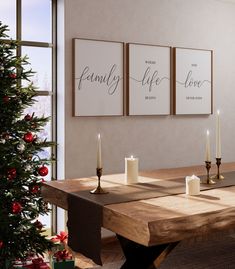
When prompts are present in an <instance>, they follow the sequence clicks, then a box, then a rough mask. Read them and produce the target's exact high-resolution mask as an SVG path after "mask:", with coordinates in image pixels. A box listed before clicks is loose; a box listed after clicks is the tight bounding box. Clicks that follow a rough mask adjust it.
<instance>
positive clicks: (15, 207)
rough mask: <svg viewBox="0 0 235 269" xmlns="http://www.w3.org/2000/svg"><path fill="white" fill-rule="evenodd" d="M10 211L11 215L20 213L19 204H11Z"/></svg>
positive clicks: (20, 207) (20, 206)
mask: <svg viewBox="0 0 235 269" xmlns="http://www.w3.org/2000/svg"><path fill="white" fill-rule="evenodd" d="M11 210H12V213H13V214H18V213H20V212H21V211H22V205H21V204H20V203H19V202H13V203H12V207H11Z"/></svg>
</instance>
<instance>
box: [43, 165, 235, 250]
mask: <svg viewBox="0 0 235 269" xmlns="http://www.w3.org/2000/svg"><path fill="white" fill-rule="evenodd" d="M230 171H235V163H225V164H223V165H222V166H221V172H224V173H225V172H230ZM211 172H212V174H213V173H215V166H212V169H211ZM192 174H196V175H197V176H200V175H204V174H205V167H204V166H191V167H184V168H172V169H160V170H154V171H146V172H141V173H140V177H139V182H144V183H146V182H147V183H148V182H151V181H156V180H172V179H176V178H180V177H185V176H187V175H192ZM101 179H102V187H113V186H119V185H120V184H123V183H124V175H123V174H115V175H107V176H103V177H102V178H101ZM225 180H226V178H225ZM96 184H97V179H96V177H91V178H80V179H68V180H58V181H52V182H46V183H44V185H43V188H42V196H43V197H44V199H45V200H46V201H48V202H49V203H52V204H54V205H57V206H59V207H61V208H63V209H65V210H67V209H68V203H67V196H68V193H70V192H76V191H79V190H90V189H92V188H94V187H95V186H96ZM103 227H104V228H106V229H109V230H111V231H113V232H114V233H117V234H119V235H121V236H123V237H125V238H128V239H129V240H132V241H134V242H137V243H140V244H142V245H145V246H152V245H158V244H163V243H170V242H175V241H181V240H183V239H186V238H190V237H193V236H196V235H202V234H205V233H209V232H213V231H219V230H226V229H230V228H235V186H230V187H224V188H218V189H216V188H215V189H211V190H205V191H202V192H201V195H199V196H187V195H185V194H179V195H170V196H165V197H158V198H152V199H146V200H138V201H132V202H126V203H120V204H111V205H106V206H104V208H103Z"/></svg>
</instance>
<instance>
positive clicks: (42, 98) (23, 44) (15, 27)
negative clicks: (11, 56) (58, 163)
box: [0, 0, 56, 231]
mask: <svg viewBox="0 0 235 269" xmlns="http://www.w3.org/2000/svg"><path fill="white" fill-rule="evenodd" d="M55 11H56V0H33V1H32V0H8V1H0V18H1V21H2V23H3V24H6V25H8V26H9V29H10V31H9V32H8V35H9V36H10V38H12V39H13V40H18V41H19V42H20V43H19V44H20V46H19V49H18V51H17V54H18V55H27V56H28V58H29V62H30V64H31V66H30V67H29V68H32V70H33V71H35V74H34V76H33V77H32V81H33V82H34V85H35V86H36V87H37V98H36V99H37V100H38V102H36V103H35V104H34V105H33V107H30V108H28V109H27V111H26V112H27V113H30V114H32V113H33V112H35V114H36V115H38V116H41V115H43V114H44V115H45V116H50V119H51V120H50V122H49V123H48V124H47V126H46V127H45V129H44V130H43V132H41V134H40V135H41V138H42V139H43V138H45V137H47V138H48V140H49V139H52V140H54V141H56V134H55V131H54V130H55V128H54V126H55V111H56V109H55V88H56V85H55V81H56V79H55V77H56V75H55V71H56V70H55V66H56V57H55V55H56V53H55V41H56V35H55V18H56V14H55V13H56V12H55ZM6 42H7V40H6ZM22 83H24V82H23V81H22ZM49 150H51V149H45V151H44V152H43V153H42V154H44V155H49V154H50V153H51V152H49ZM54 154H55V153H54ZM52 176H53V177H56V175H55V167H51V169H50V174H49V175H48V176H47V178H46V180H51V178H52ZM54 212H55V210H52V214H51V215H50V216H42V217H40V219H41V221H42V223H43V224H45V225H46V228H47V229H48V230H49V229H51V228H52V231H55V229H56V227H55V219H56V218H55V216H54V215H55V213H54ZM52 224H53V225H52Z"/></svg>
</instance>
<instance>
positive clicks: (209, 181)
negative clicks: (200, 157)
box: [205, 161, 216, 184]
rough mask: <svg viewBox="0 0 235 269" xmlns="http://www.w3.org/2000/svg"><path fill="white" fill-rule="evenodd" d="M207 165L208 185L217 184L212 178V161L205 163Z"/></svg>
mask: <svg viewBox="0 0 235 269" xmlns="http://www.w3.org/2000/svg"><path fill="white" fill-rule="evenodd" d="M205 163H206V170H207V175H206V182H205V183H206V184H215V183H216V182H215V181H214V180H213V179H212V178H211V177H210V169H211V162H210V161H205Z"/></svg>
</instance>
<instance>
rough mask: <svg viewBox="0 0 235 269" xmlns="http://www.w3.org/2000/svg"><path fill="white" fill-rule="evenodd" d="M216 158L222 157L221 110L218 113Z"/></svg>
mask: <svg viewBox="0 0 235 269" xmlns="http://www.w3.org/2000/svg"><path fill="white" fill-rule="evenodd" d="M216 158H221V140H220V111H219V110H217V114H216Z"/></svg>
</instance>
